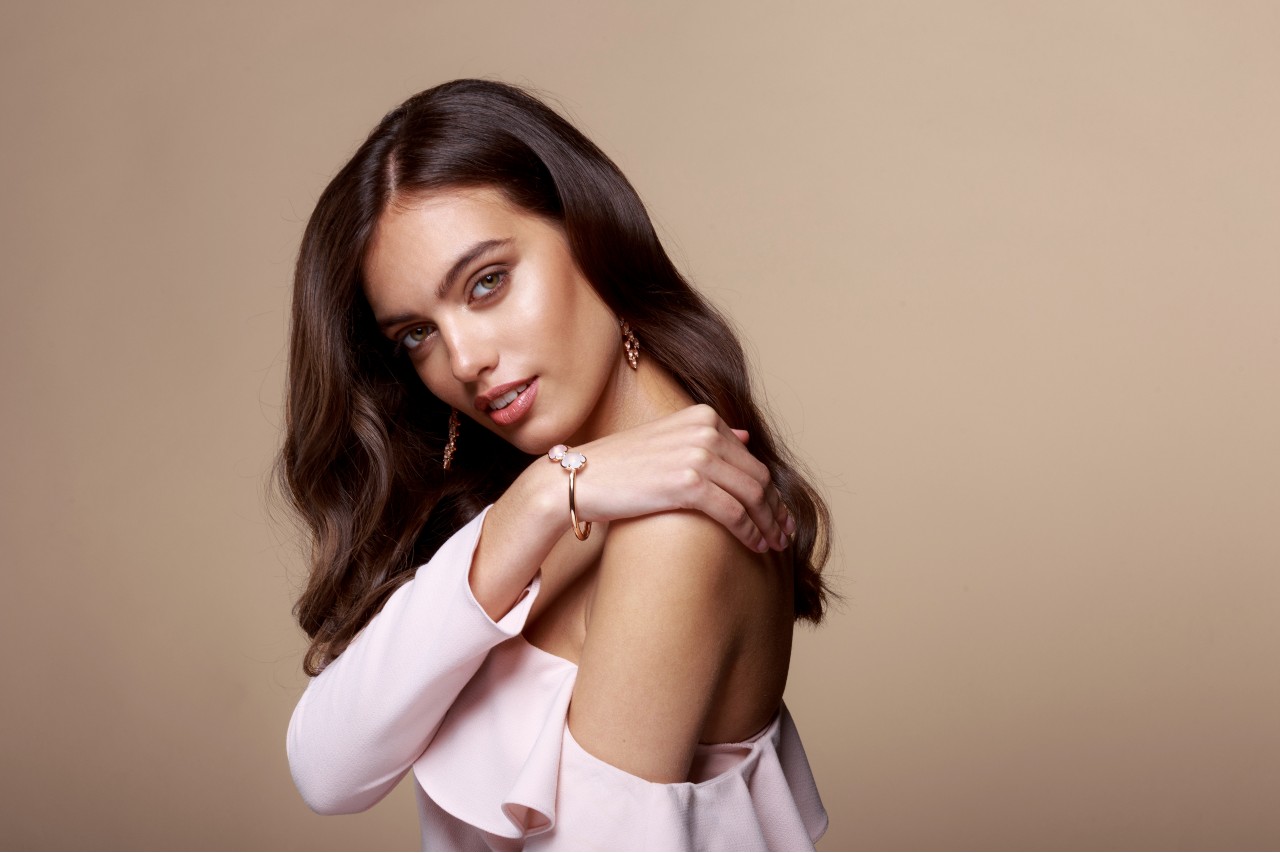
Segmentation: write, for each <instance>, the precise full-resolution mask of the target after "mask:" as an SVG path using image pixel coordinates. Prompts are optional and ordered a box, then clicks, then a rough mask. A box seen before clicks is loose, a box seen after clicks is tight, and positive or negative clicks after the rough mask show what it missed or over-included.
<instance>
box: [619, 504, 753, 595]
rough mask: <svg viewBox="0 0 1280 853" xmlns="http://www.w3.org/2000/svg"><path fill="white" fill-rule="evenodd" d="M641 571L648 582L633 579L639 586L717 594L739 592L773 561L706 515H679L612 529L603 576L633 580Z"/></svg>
mask: <svg viewBox="0 0 1280 853" xmlns="http://www.w3.org/2000/svg"><path fill="white" fill-rule="evenodd" d="M641 567H643V576H642V577H637V578H632V580H634V581H635V585H636V586H641V587H648V586H653V585H662V586H667V585H670V584H675V585H677V586H678V587H679V588H680V589H681V590H683V591H685V592H693V591H698V590H700V591H702V592H703V593H704V594H714V593H717V592H727V591H730V590H732V589H735V588H737V587H738V586H739V585H740V582H741V581H742V580H743V577H742V575H743V573H748V574H751V573H762V572H764V571H767V570H769V569H770V568H771V561H770V559H769V557H768V555H764V554H757V553H755V552H753V551H749V550H747V548H746V547H745V546H743V544H742V543H741V542H739V541H738V539H737V537H735V536H734V535H733V534H731V533H730V532H729V531H728V530H726V529H725V528H724V527H722V526H721V525H720V524H718V523H717V522H715V521H713V520H711V519H710V518H709V517H707V516H706V515H703V514H702V513H700V512H695V511H693V510H677V511H671V512H660V513H654V514H653V515H645V516H641V517H639V518H628V519H621V520H618V521H614V522H612V523H611V524H610V526H609V538H608V539H607V540H606V541H605V545H604V552H603V554H602V555H601V563H600V568H601V571H602V573H608V574H611V575H617V574H623V573H626V574H627V575H628V576H630V575H631V573H633V572H635V571H636V570H637V569H640V568H641ZM602 580H603V578H602ZM720 603H721V604H724V603H725V602H723V601H722V602H720Z"/></svg>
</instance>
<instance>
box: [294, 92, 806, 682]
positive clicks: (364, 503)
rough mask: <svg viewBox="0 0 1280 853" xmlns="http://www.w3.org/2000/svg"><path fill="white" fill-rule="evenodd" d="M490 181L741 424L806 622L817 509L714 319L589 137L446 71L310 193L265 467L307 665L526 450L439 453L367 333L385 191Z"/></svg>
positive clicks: (438, 416)
mask: <svg viewBox="0 0 1280 853" xmlns="http://www.w3.org/2000/svg"><path fill="white" fill-rule="evenodd" d="M480 186H489V187H495V188H497V189H499V190H501V191H502V192H503V193H505V194H506V196H507V198H509V199H510V200H511V201H512V202H513V203H514V204H515V205H517V206H518V207H520V208H522V209H524V210H526V211H528V212H530V213H533V214H536V215H538V216H542V217H546V218H548V219H550V220H553V221H555V222H557V223H559V224H560V225H561V226H562V227H563V229H564V231H565V233H566V234H567V236H568V241H569V247H570V251H571V252H572V254H573V257H574V259H575V260H576V261H577V263H578V266H579V268H580V269H581V270H582V272H583V274H584V275H585V276H586V278H587V280H588V281H589V282H590V283H591V284H592V286H593V287H594V288H595V289H596V291H597V292H598V293H599V294H600V296H601V297H602V298H603V299H604V301H605V303H606V304H607V305H608V306H609V307H610V308H611V309H612V310H613V312H614V313H615V314H616V315H618V316H619V317H621V318H623V319H625V320H626V321H627V322H628V323H629V324H630V325H631V328H632V329H633V330H634V332H635V333H636V335H637V336H638V337H639V339H640V340H641V342H642V345H643V347H644V357H645V358H651V359H653V360H654V361H655V362H656V363H657V364H659V365H661V366H662V367H664V368H666V369H667V370H668V371H669V372H670V373H671V375H672V376H673V377H674V378H675V379H676V380H677V381H678V382H680V384H681V385H682V386H683V387H684V389H685V391H686V392H688V394H689V396H690V397H692V398H693V399H694V400H696V401H697V402H700V403H706V404H708V405H710V406H711V407H712V408H713V409H715V411H716V412H717V413H719V415H720V416H721V417H722V418H723V419H724V420H725V421H726V422H727V423H729V424H730V425H731V426H734V427H738V428H740V429H746V430H747V431H749V433H750V443H749V444H748V449H749V450H750V451H751V453H752V454H754V455H755V456H756V458H758V459H759V460H760V461H761V462H763V463H764V464H765V465H766V466H768V468H769V470H770V472H771V474H772V476H773V482H774V484H775V486H776V487H777V488H778V490H779V492H780V493H781V495H782V498H783V500H784V502H785V503H786V504H787V506H788V507H789V508H790V509H791V512H792V514H793V516H794V517H795V520H796V531H795V537H794V542H793V544H792V547H791V549H790V551H789V553H790V554H791V556H792V558H793V561H794V577H795V613H796V618H797V619H806V620H809V621H812V622H815V623H816V622H818V621H820V620H821V618H822V615H823V611H824V609H825V605H826V596H827V590H826V586H825V584H824V583H823V580H822V577H821V575H820V570H821V568H822V566H823V565H824V563H825V562H826V558H827V550H828V535H827V531H828V530H829V524H830V519H829V513H828V510H827V507H826V504H825V503H824V502H823V500H822V499H821V497H820V496H819V495H818V494H817V492H816V491H815V490H814V489H813V487H812V486H811V485H810V484H809V483H808V482H807V481H806V480H805V478H804V477H803V476H801V474H800V473H799V472H798V469H797V466H796V463H795V462H794V460H792V458H791V457H790V455H789V454H788V453H787V451H786V450H785V449H784V448H783V447H782V446H781V445H780V444H779V443H778V442H776V441H775V439H774V437H773V433H772V431H771V430H770V428H769V425H768V423H767V421H766V420H765V419H764V417H763V416H762V415H761V413H760V411H759V410H758V409H757V407H756V405H755V403H754V402H753V399H752V393H751V383H750V380H749V377H748V374H747V364H746V359H745V358H744V356H743V353H742V348H741V346H740V345H739V343H738V340H737V337H736V336H735V335H734V333H733V331H732V329H731V328H730V326H729V324H728V322H727V321H726V320H725V319H724V317H723V316H721V314H720V313H719V312H718V311H716V309H715V308H713V307H712V306H711V305H710V304H709V303H707V302H706V301H705V300H704V299H703V298H702V297H701V296H699V295H698V294H697V293H696V292H695V291H694V290H693V289H692V288H691V287H690V286H689V284H688V283H687V282H686V281H685V280H684V278H683V277H682V276H681V275H680V273H679V272H678V271H677V270H676V268H675V265H674V264H672V263H671V260H670V259H669V258H668V257H667V254H666V252H665V251H664V250H663V248H662V245H661V243H660V242H659V240H658V237H657V234H656V233H655V232H654V229H653V225H652V223H651V222H650V221H649V216H648V214H647V213H646V212H645V208H644V205H643V204H642V203H641V201H640V198H639V196H638V195H637V194H636V192H635V190H634V189H632V187H631V185H630V184H629V183H628V182H627V179H626V178H625V177H623V175H622V173H621V172H620V171H619V170H618V168H617V167H616V166H615V165H614V164H613V162H612V161H610V160H609V158H608V157H606V156H605V155H604V153H603V152H602V151H600V149H599V148H597V147H596V146H595V145H594V144H593V143H592V142H591V141H590V140H588V139H587V138H586V137H585V136H583V135H582V134H581V133H580V132H579V131H578V130H577V129H575V128H574V127H573V126H572V125H571V124H569V123H568V122H567V121H565V120H564V119H563V118H561V117H560V116H559V115H558V114H557V113H556V112H555V111H553V110H552V109H550V108H549V107H547V106H546V105H545V104H543V103H542V102H541V101H539V100H538V99H536V98H534V97H532V96H531V95H529V94H526V93H525V92H523V91H521V90H520V89H517V88H515V87H512V86H507V85H504V84H500V83H494V82H489V81H483V80H456V81H453V82H451V83H445V84H443V85H441V86H437V87H435V88H433V89H428V90H427V91H425V92H421V93H419V94H417V95H414V96H413V97H412V98H410V99H409V100H407V101H405V102H404V103H403V104H402V105H400V106H399V107H397V108H396V109H394V110H392V111H391V112H390V113H388V114H387V115H386V116H385V117H384V118H383V119H382V121H381V122H379V123H378V126H377V127H375V128H374V129H373V132H372V133H370V134H369V137H368V139H366V140H365V142H364V143H363V144H362V145H361V146H360V148H359V150H357V151H356V153H355V155H354V156H353V157H352V158H351V160H350V161H349V162H348V163H347V164H346V165H345V166H344V167H343V168H342V170H341V171H340V172H338V174H337V176H336V177H335V178H334V179H333V180H332V181H331V182H330V183H329V185H328V186H327V187H326V188H325V190H324V192H323V193H322V194H321V196H320V200H319V202H317V204H316V208H315V211H314V212H313V213H312V214H311V219H310V220H309V221H308V222H307V228H306V232H305V234H304V236H303V238H302V246H301V249H300V251H299V254H298V264H297V269H296V273H295V277H294V291H293V310H292V327H291V335H290V343H289V369H288V384H287V390H286V404H285V421H286V425H285V429H286V436H285V440H284V446H283V449H282V450H281V454H280V459H279V461H278V465H277V468H278V476H279V480H280V482H281V485H282V487H283V490H284V493H285V495H286V496H287V497H288V499H289V500H290V502H291V504H292V505H293V507H294V508H295V509H296V510H297V512H298V514H299V515H300V516H301V518H302V520H303V522H304V523H305V525H306V526H307V528H308V530H309V532H310V534H311V542H312V550H311V555H310V574H309V577H308V581H307V584H306V589H305V590H304V592H303V593H302V596H301V597H300V598H299V599H298V602H297V604H296V606H295V608H294V615H295V616H296V617H297V619H298V622H299V624H301V626H302V629H303V630H304V631H305V632H306V633H307V635H308V636H309V637H310V638H311V646H310V648H309V649H308V651H307V655H306V659H305V661H304V669H305V670H306V672H307V674H308V675H316V674H318V673H319V672H320V671H321V670H322V669H324V667H325V666H326V665H327V664H328V663H329V662H330V661H331V660H333V659H334V658H335V657H337V656H338V655H339V654H341V653H342V651H343V650H344V649H345V648H346V647H347V644H348V643H349V642H350V641H351V639H352V638H353V637H354V636H355V635H356V634H357V633H358V632H359V631H360V630H361V629H362V628H363V627H364V626H365V625H366V624H367V623H368V622H369V620H370V619H371V618H373V616H374V614H376V613H377V612H378V611H379V610H380V609H381V607H382V606H383V604H384V603H385V602H386V600H387V598H388V597H389V596H390V595H391V593H392V592H394V591H395V590H396V588H398V587H399V586H400V585H401V584H403V583H404V582H405V581H406V580H408V579H409V578H411V577H412V575H413V571H414V567H416V566H418V565H420V564H422V563H423V562H425V561H426V560H427V559H429V558H430V556H431V555H432V554H434V553H435V551H436V550H437V549H438V548H439V547H440V545H441V544H443V542H444V540H445V539H447V538H448V537H449V535H450V534H451V533H453V532H454V531H455V530H457V529H458V528H459V527H461V526H462V525H463V524H465V523H466V522H467V521H469V520H471V519H472V518H474V517H475V516H476V514H478V513H479V512H480V510H481V509H483V508H484V507H485V506H486V505H487V504H489V503H492V502H493V501H494V500H496V499H497V498H498V497H499V496H500V495H501V494H502V493H503V492H504V491H505V490H506V489H507V487H508V486H510V485H511V483H512V481H514V479H515V478H516V476H517V475H518V474H519V473H520V471H521V470H523V468H524V467H526V466H527V465H528V464H529V462H530V460H531V457H529V456H527V455H526V454H524V453H522V452H521V451H519V450H518V449H517V448H515V447H513V446H512V445H510V444H508V443H507V442H505V441H503V440H502V439H501V438H499V437H498V436H496V435H494V434H493V433H491V432H490V431H488V430H485V429H473V430H468V431H467V432H466V435H465V439H466V450H465V452H462V453H459V454H458V456H457V458H456V459H455V460H454V461H453V464H452V467H451V469H450V471H449V472H448V475H447V476H446V475H445V473H444V471H443V470H442V467H441V458H442V454H443V448H444V444H445V435H444V433H445V431H446V425H447V423H448V417H449V407H448V406H446V405H445V404H444V403H442V402H441V401H439V400H438V399H436V398H435V397H434V396H433V395H432V394H431V393H430V392H429V391H428V390H427V389H426V387H425V386H424V385H423V384H422V382H421V380H420V379H419V377H418V376H417V374H416V373H415V372H414V371H413V369H412V366H411V365H410V364H409V363H408V361H407V360H406V359H403V358H398V357H396V356H394V355H393V354H392V353H391V351H390V350H389V348H388V347H387V346H386V341H385V339H384V338H383V337H382V335H380V334H379V333H378V330H377V327H376V324H375V323H374V320H373V315H372V311H371V309H370V308H369V305H368V303H367V302H366V300H365V298H364V292H363V281H362V272H361V269H362V262H363V260H364V256H365V253H366V251H367V250H368V247H369V243H370V240H371V238H372V235H373V232H374V229H375V227H376V224H377V222H378V219H379V217H380V216H381V215H382V213H383V211H384V210H386V208H387V206H388V205H389V204H391V203H392V202H393V201H394V200H395V199H396V198H397V197H414V196H417V195H420V194H424V193H429V192H432V191H436V190H441V189H445V188H459V187H480Z"/></svg>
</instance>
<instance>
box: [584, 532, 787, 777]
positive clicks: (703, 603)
mask: <svg viewBox="0 0 1280 853" xmlns="http://www.w3.org/2000/svg"><path fill="white" fill-rule="evenodd" d="M790 588H791V581H790V574H789V572H788V571H787V569H786V566H785V565H783V564H782V561H780V560H778V558H777V557H774V556H771V555H768V554H756V553H754V552H752V551H749V550H747V549H746V548H745V547H743V546H742V545H741V543H739V542H738V540H737V539H736V537H734V536H732V535H731V534H730V533H729V532H728V531H727V530H725V529H724V528H722V527H721V526H720V525H719V524H717V523H715V522H714V521H712V520H711V519H709V518H707V517H706V516H704V515H702V514H701V513H696V512H665V513H658V514H654V515H649V516H644V517H641V518H636V519H627V520H625V521H615V522H612V523H611V524H610V526H609V530H608V538H607V540H606V542H605V546H604V551H603V553H602V555H601V558H600V564H599V570H598V576H597V579H596V588H595V593H594V597H593V601H592V603H591V605H590V607H589V609H588V617H587V629H586V641H585V643H584V646H583V651H582V659H581V663H580V667H579V674H578V681H577V684H576V686H575V690H574V699H573V705H572V706H571V709H570V721H569V722H570V728H571V730H572V731H573V733H574V736H575V738H577V739H578V741H579V742H580V743H581V745H582V746H583V747H584V748H585V749H586V750H587V751H588V752H591V753H593V754H595V755H596V756H597V757H599V758H602V759H603V760H605V761H607V762H609V763H612V764H614V765H615V766H617V767H620V768H622V769H623V770H627V771H628V772H632V773H635V774H636V775H639V776H642V777H644V778H647V779H651V780H653V781H682V780H683V779H684V778H685V777H686V775H687V773H688V770H689V763H690V762H691V760H692V756H693V751H694V749H695V747H696V745H697V744H698V743H699V742H700V741H701V742H717V741H721V740H737V739H741V738H743V737H746V736H749V735H750V734H753V733H754V732H755V731H757V730H758V729H759V728H761V727H762V726H763V724H764V723H766V722H768V719H769V718H770V717H771V716H772V714H773V712H774V710H776V707H777V704H778V702H779V701H780V700H781V693H782V686H783V685H784V684H785V679H786V668H787V661H788V659H789V654H790V630H791V623H792V618H791V600H790Z"/></svg>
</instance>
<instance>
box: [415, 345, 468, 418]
mask: <svg viewBox="0 0 1280 853" xmlns="http://www.w3.org/2000/svg"><path fill="white" fill-rule="evenodd" d="M414 369H415V370H416V371H417V373H418V378H419V379H421V380H422V384H423V385H425V386H427V390H428V391H430V392H431V393H432V394H433V395H434V396H435V397H436V398H437V399H439V400H441V401H443V402H444V403H447V404H448V405H450V406H453V407H454V408H459V402H461V398H460V397H459V393H460V392H459V389H458V387H457V386H458V383H457V381H456V380H454V378H453V373H452V372H451V371H450V370H449V359H448V356H446V355H444V354H443V353H438V352H431V353H428V354H427V356H426V358H424V359H422V360H421V361H419V362H418V363H417V364H416V365H415V367H414Z"/></svg>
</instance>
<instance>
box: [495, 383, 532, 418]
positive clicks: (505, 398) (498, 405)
mask: <svg viewBox="0 0 1280 853" xmlns="http://www.w3.org/2000/svg"><path fill="white" fill-rule="evenodd" d="M528 387H529V385H528V384H527V383H526V384H524V385H518V386H516V387H515V388H514V389H512V390H510V391H508V392H507V393H505V394H503V395H502V396H501V397H499V398H498V399H496V400H494V401H493V402H492V403H490V404H489V411H491V412H496V411H498V410H499V409H505V408H506V407H507V406H510V405H511V401H512V400H514V399H515V398H516V397H519V396H520V395H521V394H523V393H524V389H526V388H528Z"/></svg>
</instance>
